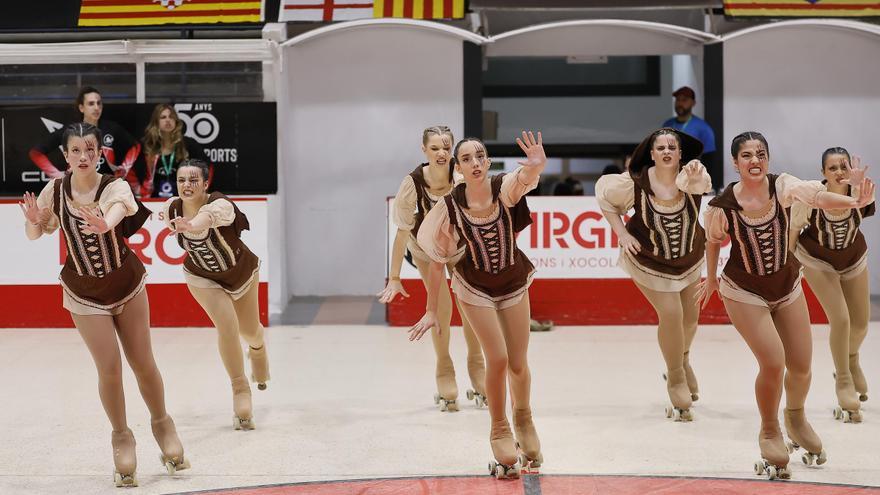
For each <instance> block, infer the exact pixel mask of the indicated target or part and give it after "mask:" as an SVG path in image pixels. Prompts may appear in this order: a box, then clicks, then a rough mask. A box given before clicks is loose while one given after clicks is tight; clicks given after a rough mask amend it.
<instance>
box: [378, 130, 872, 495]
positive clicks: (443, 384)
mask: <svg viewBox="0 0 880 495" xmlns="http://www.w3.org/2000/svg"><path fill="white" fill-rule="evenodd" d="M516 141H517V144H518V145H519V147H520V148H521V149H522V151H523V153H524V154H525V156H526V158H525V159H524V160H523V161H520V162H519V164H520V166H519V167H518V168H517V169H516V170H515V171H514V172H511V173H506V174H499V175H495V176H489V175H488V170H489V165H490V160H489V156H488V153H487V150H486V147H485V145H484V144H483V143H482V142H481V141H480V140H478V139H473V138H465V139H463V140H461V141H459V142H458V143H456V144H455V145H454V146H453V143H454V142H455V141H454V138H453V135H452V132H451V131H450V129H449V128H448V127H446V126H435V127H429V128H427V129H425V130H424V131H423V134H422V150H423V152H424V153H425V157H426V159H427V161H426V162H425V163H422V164H421V165H419V166H418V167H416V169H415V170H414V171H413V172H412V173H410V174H409V175H407V176H406V177H405V178H404V180H403V182H402V183H401V186H400V189H399V191H398V194H397V196H396V197H395V202H394V209H393V212H392V219H393V221H394V223H395V225H396V226H397V228H398V231H397V235H396V238H395V242H394V247H393V249H392V262H391V267H390V273H389V277H388V282H387V285H386V287H385V288H384V289H383V290H382V291H381V292H380V293H379V294H378V296H379V299H380V301H381V302H383V303H388V302H391V301H392V300H393V299H394V298H395V297H396V296H397V295H398V294H400V295H402V296H404V297H409V294H407V292H406V291H405V289H404V288H403V286H402V284H401V281H400V269H401V265H402V261H403V259H404V254H405V251H406V250H407V249H408V250H409V252H410V253H411V254H412V259H413V261H414V263H415V265H416V267H417V268H418V270H419V274H420V275H421V278H422V281H423V282H424V285H425V289H426V292H427V305H426V309H425V314H424V316H423V317H422V318H421V319H420V320H419V321H418V322H417V323H416V324H415V325H414V326H412V327H411V329H410V331H409V334H410V340H416V339H420V338H421V337H422V336H423V335H424V334H425V333H426V332H428V331H430V332H431V337H432V341H433V343H434V349H435V352H436V355H437V365H436V379H437V394H436V395H435V401H436V402H437V403H438V404H440V405H441V410H442V411H456V410H458V402H457V398H458V390H457V387H456V384H455V374H454V370H453V367H452V360H451V358H450V356H449V338H450V330H449V329H450V320H451V315H452V298H451V297H450V295H449V291H448V290H447V288H446V285H445V284H446V271H447V270H448V273H449V278H450V279H451V288H452V292H453V293H454V295H455V300H456V303H457V305H458V309H459V313H460V314H461V319H462V326H463V329H464V335H465V340H466V342H467V348H468V359H467V362H468V371H469V374H470V380H471V384H472V388H471V389H469V390H468V398H469V399H471V398H474V399H475V401H476V404H477V406H478V407H479V406H481V405H488V408H489V416H490V425H491V426H490V433H489V442H490V447H491V450H492V454H493V457H494V460H493V461H492V462H490V464H489V471H490V474H492V475H494V476H495V477H496V478H498V479H504V478H518V477H519V476H520V474H521V473H528V472H535V471H536V469H537V468H539V467H540V466H541V464H542V462H543V456H542V454H541V447H540V441H539V439H538V435H537V432H536V430H535V426H534V423H533V421H532V414H531V408H530V406H529V398H530V371H529V366H528V360H527V351H528V343H529V319H530V312H529V293H528V288H529V285H530V284H531V281H532V277H533V276H534V273H535V268H534V266H533V265H532V263H531V262H530V261H529V259H528V258H527V257H526V256H525V255H524V254H523V252H522V251H520V250H519V249H518V248H517V246H516V234H517V233H518V232H520V231H521V230H523V229H525V228H526V227H527V226H528V225H529V224H530V222H531V220H530V216H529V209H528V206H527V204H526V200H525V194H526V193H528V192H529V191H531V190H532V189H534V188H535V187H537V185H538V181H539V176H540V174H541V172H542V171H543V169H544V167H545V165H546V161H547V159H546V155H545V153H544V149H543V143H542V136H541V133H540V132H538V133H537V135H535V134H533V133H532V132H523V134H522V136H521V137H520V138H517V139H516ZM701 153H702V144H701V143H700V141H699V140H697V139H695V138H693V137H691V136H689V135H688V134H685V133H684V132H681V131H678V130H675V129H672V128H662V129H658V130H656V131H654V132H652V133H651V134H650V135H649V136H647V137H646V138H645V139H644V140H643V141H642V142H641V143H640V144H639V145H638V146H637V148H636V149H635V151H634V153H633V155H632V158H631V160H630V163H629V166H628V170H627V171H626V172H624V173H622V174H611V175H604V176H602V177H600V179H599V181H598V183H597V184H596V196H597V200H598V202H599V206H600V208H601V209H602V211H603V214H604V216H605V218H606V219H607V220H608V222H609V223H610V225H611V227H612V229H613V230H614V232H615V234H617V236H618V239H619V244H620V249H621V251H620V266H621V268H622V269H623V270H624V271H625V272H626V273H627V274H628V275H629V276H630V277H632V279H633V282H634V283H635V284H636V286H637V287H638V289H639V290H640V291H641V292H642V294H643V295H644V296H645V298H646V299H647V300H648V302H649V303H650V304H651V305H652V306H653V307H654V309H655V311H656V312H657V316H658V319H659V326H658V331H657V336H658V342H659V346H660V351H661V353H662V355H663V359H664V361H665V363H666V372H665V373H664V374H663V377H664V379H665V380H666V389H667V392H668V394H669V399H670V406H668V407H667V408H666V416H667V418H671V419H673V420H675V421H683V422H688V421H692V420H693V419H694V413H693V411H692V409H691V405H692V403H693V402H694V401H696V400H698V399H699V386H698V384H697V379H696V375H695V373H694V371H693V369H692V368H691V366H690V361H689V353H690V347H691V343H692V342H693V340H694V337H695V335H696V331H697V322H698V318H699V313H700V309H701V307H705V305H706V304H707V302H708V301H709V299H710V298H711V297H712V294H713V293H715V292H718V295H719V297H720V298H721V300H722V301H723V303H724V307H725V309H726V310H727V313H728V315H729V317H730V320H731V322H732V323H733V326H734V327H735V328H736V329H737V331H738V332H739V333H740V335H741V336H742V338H743V340H745V342H746V344H747V345H748V346H749V348H750V349H751V351H752V353H753V354H754V355H755V358H756V360H757V361H758V365H759V372H758V376H757V379H756V382H755V397H756V401H757V404H758V410H759V413H760V417H761V427H760V433H759V436H758V445H759V449H760V455H761V459H760V460H759V461H758V462H756V463H755V464H754V470H755V474H757V475H766V476H767V477H768V478H769V479H789V478H790V477H791V471H790V468H789V466H788V463H789V457H790V454H791V453H793V452H794V451H796V450H797V449H800V448H803V449H804V451H805V452H804V453H803V454H802V460H803V462H804V463H806V464H812V463H816V464H823V463H825V461H826V459H827V455H826V453H825V451H824V449H823V448H822V441H821V439H820V438H819V436H818V435H817V434H816V432H815V431H814V430H813V428H812V427H811V426H810V423H809V422H808V421H807V418H806V415H805V413H804V402H805V400H806V396H807V392H808V391H809V387H810V382H811V361H812V334H811V331H810V319H809V312H808V309H807V304H806V300H805V297H804V293H803V290H802V287H801V274H802V273H803V274H804V275H805V276H806V278H807V280H808V282H809V283H810V287H811V288H812V289H813V291H814V292H815V294H816V296H817V298H818V299H819V302H820V303H821V305H822V307H823V308H824V309H825V312H826V314H827V316H828V319H829V322H830V325H831V337H830V342H831V351H832V357H833V361H834V366H835V370H836V371H835V374H834V379H835V383H836V386H835V390H836V394H837V401H838V406H837V407H836V408H835V409H834V417H835V418H837V419H840V420H841V421H843V422H854V423H857V422H861V421H862V413H861V411H860V401H866V400H867V383H866V381H865V376H864V374H863V373H862V370H861V368H860V366H859V347H860V345H861V343H862V341H863V340H864V338H865V335H866V333H867V329H868V320H869V307H870V302H869V297H870V296H869V291H868V273H867V260H866V253H867V246H866V244H865V239H864V236H863V235H862V233H861V232H860V230H859V225H860V223H861V221H862V219H863V218H864V217H868V216H871V215H873V213H874V209H875V204H874V183H873V182H872V181H871V180H870V179H868V178H867V177H866V175H865V172H866V169H867V167H865V168H862V167H861V163H860V160H859V158H858V157H852V156H850V154H849V152H848V151H847V150H845V149H843V148H839V147H835V148H829V149H828V150H827V151H825V153H823V155H822V157H821V161H820V167H817V168H819V171H820V172H821V174H822V176H823V177H824V180H821V181H818V180H815V181H813V180H811V181H807V180H800V179H798V178H796V177H794V176H792V175H790V174H786V173H782V174H779V175H776V174H773V173H770V171H769V164H770V148H769V144H768V143H767V140H766V138H765V137H764V136H763V135H761V134H760V133H758V132H744V133H742V134H740V135H738V136H736V137H735V138H734V139H733V141H732V143H731V146H730V155H731V160H732V165H733V168H734V170H735V171H736V173H738V174H739V176H740V180H739V181H738V182H734V183H731V184H729V185H728V186H727V187H726V188H725V189H724V190H723V191H722V192H721V193H720V194H718V195H717V196H715V197H714V198H712V199H711V200H710V201H709V202H708V206H707V207H706V208H701V206H702V199H703V198H702V196H703V195H704V194H706V193H708V192H710V191H711V190H712V185H711V180H710V177H709V174H708V173H707V171H706V169H705V167H704V166H703V164H702V163H701V162H700V160H699V157H700V155H701ZM630 210H633V211H634V212H633V213H632V214H631V216H629V218H628V219H627V220H626V221H624V218H623V217H624V216H625V215H626V213H627V212H628V211H630ZM700 215H703V220H704V221H703V222H702V223H703V224H704V225H705V227H704V226H703V225H701V222H700ZM728 240H729V241H730V243H731V254H730V258H729V259H728V261H727V262H726V264H725V265H724V267H723V269H722V270H721V274H720V275H719V274H718V260H719V252H720V248H721V245H722V244H723V243H724V242H727V241H728ZM704 263H705V264H706V267H707V273H708V275H707V277H706V278H705V279H704V278H702V275H701V273H702V269H703V267H704ZM444 268H445V269H444ZM484 356H485V359H484ZM484 363H485V364H484ZM508 386H509V389H510V393H511V396H512V397H511V409H512V411H513V431H511V428H510V423H509V421H508V419H507V416H506V411H507V397H506V395H507V390H508ZM783 388H784V389H785V392H786V394H785V395H786V403H785V408H784V411H783V417H784V425H785V432H786V434H787V436H788V438H789V441H788V442H786V441H785V439H784V436H783V433H782V428H781V426H780V423H779V418H778V413H779V404H780V401H781V399H782V391H783Z"/></svg>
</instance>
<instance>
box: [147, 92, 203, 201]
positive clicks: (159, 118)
mask: <svg viewBox="0 0 880 495" xmlns="http://www.w3.org/2000/svg"><path fill="white" fill-rule="evenodd" d="M143 143H144V162H145V165H146V170H145V171H144V172H143V174H144V177H143V182H142V185H141V196H142V197H144V198H171V197H174V196H177V169H178V168H179V167H180V164H181V163H183V162H184V161H185V160H188V159H190V158H192V159H196V160H201V161H203V162H206V163H208V157H207V156H206V155H205V150H204V149H202V147H201V146H199V144H198V143H196V142H195V140H194V139H191V138H189V137H186V136H184V135H183V122H182V121H181V120H180V118H178V116H177V112H176V111H175V110H174V106H172V105H169V104H168V103H160V104H158V105H156V107H155V108H154V109H153V114H152V115H151V116H150V122H149V124H147V128H146V130H145V131H144V137H143ZM209 172H210V174H209V178H208V182H209V183H210V182H211V180H210V177H211V176H212V175H213V168H212V167H210V165H209Z"/></svg>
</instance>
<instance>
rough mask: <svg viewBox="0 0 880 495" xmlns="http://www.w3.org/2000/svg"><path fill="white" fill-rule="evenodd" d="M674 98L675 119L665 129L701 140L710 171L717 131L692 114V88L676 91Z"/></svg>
mask: <svg viewBox="0 0 880 495" xmlns="http://www.w3.org/2000/svg"><path fill="white" fill-rule="evenodd" d="M672 96H674V97H675V117H672V118H671V119H669V120H667V121H666V122H663V127H672V128H673V129H676V130H679V131H681V132H684V133H687V134H690V135H691V136H693V137H695V138H697V139H699V140H700V142H701V143H703V156H702V161H703V163H705V164H706V165H707V167H709V168H710V169H711V168H714V167H713V165H714V162H715V160H713V158H714V153H715V131H713V130H712V128H711V127H710V126H709V124H708V123H707V122H706V121H705V120H703V119H701V118H699V117H697V116H696V115H694V114H693V113H692V112H693V109H694V104H695V103H696V94H695V93H694V90H693V89H692V88H691V87H690V86H682V87H680V88H678V89H677V90H675V92H674V93H672ZM715 175H716V174H714V173H713V174H712V176H713V181H712V182H713V183H714V182H715V180H714V179H715ZM713 186H714V184H713ZM721 186H722V184H721V182H719V183H718V185H717V186H715V187H716V190H717V189H718V188H720V187H721Z"/></svg>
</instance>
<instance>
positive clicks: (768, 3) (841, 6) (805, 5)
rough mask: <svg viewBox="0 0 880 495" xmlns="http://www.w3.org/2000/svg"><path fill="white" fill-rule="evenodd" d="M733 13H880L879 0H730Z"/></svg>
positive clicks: (729, 12)
mask: <svg viewBox="0 0 880 495" xmlns="http://www.w3.org/2000/svg"><path fill="white" fill-rule="evenodd" d="M724 13H725V14H727V15H729V16H761V17H868V16H880V2H878V1H877V0H729V1H725V2H724Z"/></svg>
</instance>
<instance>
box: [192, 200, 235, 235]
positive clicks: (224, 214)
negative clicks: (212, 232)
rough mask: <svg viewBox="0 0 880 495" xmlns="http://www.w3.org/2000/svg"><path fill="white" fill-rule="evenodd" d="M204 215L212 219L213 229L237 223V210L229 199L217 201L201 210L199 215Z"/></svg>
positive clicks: (207, 204)
mask: <svg viewBox="0 0 880 495" xmlns="http://www.w3.org/2000/svg"><path fill="white" fill-rule="evenodd" d="M201 213H204V214H206V215H208V216H209V217H211V228H212V229H213V228H217V227H225V226H227V225H232V222H234V221H235V208H233V206H232V202H231V201H229V200H228V199H216V200H214V201H211V202H210V203H206V204H205V205H204V206H202V207H201V208H199V212H198V213H197V214H201Z"/></svg>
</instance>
